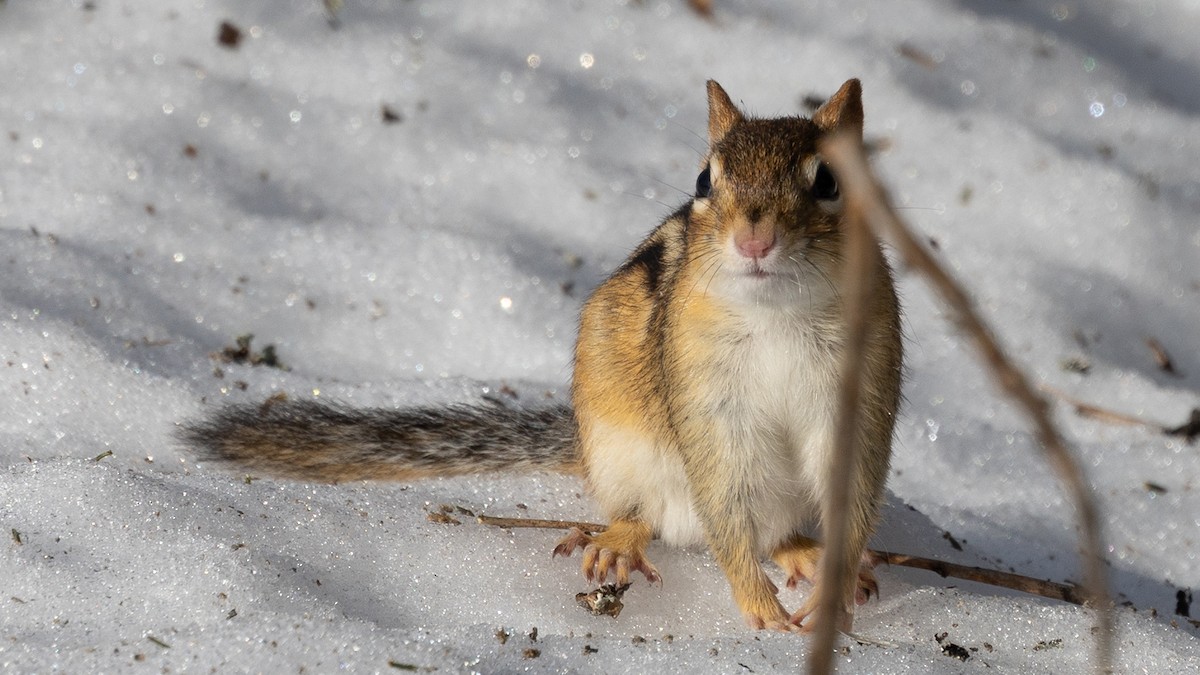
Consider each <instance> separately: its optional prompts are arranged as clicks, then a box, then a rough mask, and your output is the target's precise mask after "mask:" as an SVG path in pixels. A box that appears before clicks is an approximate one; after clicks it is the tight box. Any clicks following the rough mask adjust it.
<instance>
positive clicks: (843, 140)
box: [814, 135, 1113, 673]
mask: <svg viewBox="0 0 1200 675" xmlns="http://www.w3.org/2000/svg"><path fill="white" fill-rule="evenodd" d="M821 152H822V154H823V155H824V157H825V159H826V160H827V161H828V162H829V164H830V165H831V166H832V167H833V169H834V173H836V174H837V176H838V184H839V188H840V189H841V190H842V192H843V194H844V195H845V198H846V200H847V208H848V209H850V208H852V207H851V205H852V204H857V205H858V206H857V207H854V208H859V209H861V212H862V213H863V215H864V216H865V218H864V219H865V221H866V224H867V225H868V226H869V227H870V229H871V231H872V232H873V234H874V235H875V236H876V237H878V238H880V239H884V240H887V241H889V242H890V243H891V244H892V245H893V246H894V247H895V249H896V251H897V253H899V255H900V256H901V258H903V259H904V261H905V262H906V263H907V264H908V265H909V266H910V267H912V268H913V269H916V270H917V271H919V272H920V273H921V274H923V275H924V276H925V277H926V279H927V280H928V281H929V283H930V285H931V286H932V287H933V288H934V290H935V291H936V292H937V293H938V294H939V295H940V296H941V297H942V300H943V301H944V302H946V304H948V305H949V306H950V307H951V309H952V310H954V312H955V313H956V314H957V319H958V326H959V329H960V330H962V331H963V332H964V333H965V334H966V335H968V336H970V338H971V339H972V340H973V341H974V342H975V345H976V347H977V348H978V349H979V350H980V352H981V353H982V356H983V361H984V363H985V364H986V366H987V368H988V370H989V371H990V372H991V373H992V376H993V378H994V379H995V380H996V382H997V384H998V385H999V386H1000V388H1001V389H1002V390H1003V391H1004V392H1005V393H1006V394H1007V395H1008V396H1009V397H1010V398H1011V399H1012V400H1014V401H1015V402H1016V403H1017V404H1018V405H1019V406H1020V407H1021V408H1023V409H1024V410H1025V412H1026V414H1027V415H1028V417H1029V419H1030V421H1031V422H1032V424H1033V427H1034V430H1035V433H1036V435H1037V438H1038V440H1039V441H1040V442H1041V446H1042V448H1043V450H1044V451H1045V455H1046V458H1047V460H1048V461H1049V462H1050V465H1051V466H1052V467H1053V468H1054V469H1055V471H1057V472H1058V474H1059V477H1060V479H1061V480H1062V481H1063V484H1064V486H1065V487H1066V489H1067V491H1068V493H1069V494H1070V495H1071V497H1072V500H1073V501H1074V503H1075V508H1076V510H1077V513H1078V519H1079V524H1080V529H1081V535H1080V536H1081V539H1082V542H1081V547H1082V549H1083V551H1082V556H1083V561H1084V577H1085V584H1084V587H1085V588H1086V589H1087V591H1086V599H1087V600H1088V601H1089V602H1090V603H1091V604H1092V605H1093V606H1094V607H1096V610H1097V613H1098V620H1099V623H1100V625H1099V631H1098V635H1097V641H1096V670H1097V672H1102V673H1103V672H1108V671H1109V670H1110V669H1111V664H1112V648H1113V613H1112V603H1111V601H1110V600H1109V596H1108V574H1107V571H1106V569H1105V567H1104V559H1103V557H1102V552H1103V551H1104V541H1103V537H1102V536H1101V534H1100V518H1099V512H1098V510H1097V508H1096V503H1095V500H1094V499H1093V498H1092V495H1091V493H1090V492H1089V491H1088V489H1087V483H1086V481H1085V480H1084V478H1083V471H1082V469H1081V468H1080V467H1079V464H1078V462H1076V461H1075V458H1074V456H1073V455H1072V453H1071V451H1070V450H1069V449H1068V448H1067V444H1066V442H1065V440H1064V439H1063V437H1062V435H1061V434H1059V432H1058V429H1057V428H1056V427H1055V426H1054V424H1053V423H1052V422H1051V421H1050V417H1049V415H1048V414H1047V406H1046V402H1045V401H1044V400H1042V398H1041V397H1040V396H1038V395H1037V393H1036V392H1035V391H1034V388H1033V387H1032V386H1031V385H1030V384H1029V381H1028V380H1027V379H1026V378H1025V376H1024V375H1023V374H1022V373H1021V371H1020V370H1018V369H1017V368H1016V367H1015V366H1014V365H1013V364H1012V362H1011V361H1009V359H1008V357H1007V356H1005V354H1004V352H1003V351H1002V350H1001V349H1000V347H999V345H998V343H997V342H996V340H995V339H994V338H993V337H992V335H991V332H990V331H989V330H988V329H987V327H986V326H985V325H984V323H983V321H982V319H980V318H979V315H978V314H977V313H976V311H975V309H974V305H973V304H972V302H971V300H970V299H969V298H968V297H967V294H966V293H965V292H964V291H963V290H962V288H961V287H960V286H959V285H958V284H957V283H956V282H955V281H954V280H953V279H952V278H951V277H950V276H949V274H947V273H946V272H945V271H944V270H943V269H942V268H941V266H940V265H938V264H937V262H936V261H935V260H934V259H933V258H932V256H930V255H929V253H928V252H927V251H926V250H925V249H924V247H922V246H921V245H920V244H919V243H918V242H917V239H916V237H914V236H913V234H912V232H911V231H909V229H908V227H907V226H905V225H904V224H903V223H902V222H901V221H900V219H899V217H898V216H897V215H896V213H895V211H894V210H893V209H892V208H891V206H889V205H888V202H887V198H886V197H885V195H884V192H883V189H882V188H881V187H880V186H879V184H878V183H877V182H876V180H875V179H874V178H873V177H872V174H871V173H870V169H869V168H868V166H867V160H866V156H865V154H864V153H863V151H862V147H861V143H860V142H859V141H858V139H856V138H854V137H852V136H847V135H842V136H838V137H834V138H831V139H829V140H828V141H826V142H823V143H822V144H821ZM851 229H853V228H851ZM819 650H820V646H819V645H814V651H815V652H816V653H819ZM825 651H829V650H825ZM826 672H827V671H826Z"/></svg>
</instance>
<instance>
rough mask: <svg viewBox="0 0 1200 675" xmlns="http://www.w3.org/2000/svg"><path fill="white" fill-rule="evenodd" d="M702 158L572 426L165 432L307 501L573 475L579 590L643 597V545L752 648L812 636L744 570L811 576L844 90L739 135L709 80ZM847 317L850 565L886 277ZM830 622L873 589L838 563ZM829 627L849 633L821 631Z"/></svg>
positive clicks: (833, 376)
mask: <svg viewBox="0 0 1200 675" xmlns="http://www.w3.org/2000/svg"><path fill="white" fill-rule="evenodd" d="M708 110H709V113H708V134H709V143H710V148H709V151H708V155H707V157H706V158H705V160H704V166H703V169H702V171H701V172H700V174H699V177H698V178H697V179H696V192H695V196H694V197H693V198H692V199H691V200H689V201H688V203H686V204H684V205H683V206H682V207H680V208H679V210H677V211H676V212H675V213H673V214H672V215H671V216H669V217H668V218H667V219H666V220H665V221H663V223H662V224H661V225H659V226H658V228H657V229H655V230H654V231H653V232H652V233H651V234H650V235H649V236H648V237H647V238H646V239H645V241H643V242H642V244H641V245H640V246H638V247H637V249H636V250H635V251H634V252H633V254H632V255H631V256H630V257H629V259H628V260H626V261H625V263H624V264H623V265H622V266H621V267H620V268H619V269H618V270H617V271H616V272H615V273H613V275H612V276H611V277H609V278H608V280H607V281H605V282H604V283H603V284H601V285H600V286H599V288H597V289H596V291H595V292H594V293H593V294H592V296H591V298H590V299H588V301H587V303H586V304H585V305H584V308H583V315H582V319H581V325H580V329H579V338H578V343H577V346H576V349H575V375H574V380H573V384H572V389H571V396H572V401H573V406H572V407H570V408H568V407H566V406H559V407H552V408H547V409H541V410H520V409H518V410H508V409H503V408H498V407H471V406H451V407H445V408H427V409H409V410H383V409H375V410H356V409H350V408H346V407H343V406H338V405H331V404H327V403H321V402H316V401H286V400H285V401H279V402H268V403H267V404H263V405H261V406H260V405H237V406H229V407H225V408H223V409H221V410H219V411H217V412H216V413H215V414H213V415H212V416H211V417H209V418H208V419H206V420H204V421H201V422H198V423H194V424H191V425H188V426H185V427H184V429H183V432H182V434H181V435H182V437H183V439H184V440H185V441H187V442H188V443H190V444H191V445H193V446H195V447H197V448H198V449H199V450H200V451H201V452H202V454H203V455H204V456H205V457H207V458H212V459H218V460H226V461H233V462H236V463H238V464H241V465H243V466H245V467H246V468H249V469H252V470H257V471H261V472H263V473H265V474H270V475H275V476H281V477H286V478H293V479H300V480H313V481H334V482H336V481H346V480H397V481H409V480H413V479H417V478H422V477H429V476H455V475H462V474H472V473H482V472H491V471H511V470H528V469H542V470H553V471H562V472H568V473H578V474H582V476H583V477H584V480H585V481H586V483H587V486H588V488H589V491H590V493H591V494H592V496H593V497H594V498H595V499H596V501H597V502H599V504H600V506H601V508H602V509H603V510H604V512H605V514H606V515H607V516H608V518H609V519H610V521H611V526H610V527H609V529H608V530H607V531H605V532H602V533H600V534H596V535H594V536H593V535H588V534H585V533H584V532H581V531H578V530H573V531H572V532H570V533H569V534H568V535H567V536H566V537H565V538H564V539H563V540H562V541H561V542H559V544H558V546H557V547H556V548H555V549H554V553H555V555H560V554H561V555H568V556H569V555H570V554H571V553H572V552H573V551H574V550H575V549H576V548H579V547H582V548H583V554H582V557H583V562H582V568H583V573H584V575H585V576H586V577H587V578H588V580H590V581H593V582H603V581H604V580H606V579H607V578H608V577H609V576H613V577H615V578H616V580H617V581H618V582H621V583H625V582H626V581H628V579H629V575H630V573H631V572H633V571H638V572H641V573H642V574H643V575H644V576H645V577H646V578H647V579H649V580H650V581H652V582H653V581H656V580H658V579H659V573H658V570H657V569H655V567H654V565H652V564H651V563H650V561H649V560H648V559H647V558H646V554H645V549H646V545H647V544H648V543H649V542H650V540H651V539H652V538H654V537H661V538H662V539H663V540H665V541H667V542H669V543H673V544H691V543H695V542H701V541H706V542H707V543H708V546H709V547H710V548H711V549H712V552H713V555H714V556H715V558H716V560H717V562H718V563H719V564H720V565H721V568H722V569H723V570H724V571H725V574H726V576H727V577H728V579H729V583H730V586H731V587H732V590H733V596H734V599H735V600H736V602H737V604H738V607H739V608H740V609H741V611H742V614H743V616H744V617H745V619H746V621H747V622H748V623H749V624H750V625H751V626H753V627H755V628H775V629H794V628H796V627H797V626H802V627H803V628H809V627H811V626H813V625H814V623H813V621H812V620H811V619H809V618H808V617H810V615H812V614H813V611H814V609H815V608H816V607H817V606H818V605H819V603H818V600H817V598H816V595H817V593H816V592H813V593H811V594H810V595H809V597H808V599H807V601H806V602H805V603H804V605H803V606H802V607H801V608H800V609H799V610H798V611H796V612H795V613H790V614H789V613H788V611H787V610H785V609H784V607H783V606H782V605H781V604H780V602H779V600H778V599H777V597H776V594H777V588H776V586H775V585H774V584H773V583H772V582H771V580H770V579H769V578H768V577H767V574H766V572H765V571H764V569H763V567H762V565H761V563H760V560H761V559H762V558H763V557H768V556H769V557H770V558H771V559H773V560H774V561H775V562H776V563H777V564H778V565H779V566H780V567H781V568H782V569H783V571H784V572H785V573H786V574H787V584H788V586H789V587H793V586H795V584H796V582H797V581H798V580H801V579H809V580H814V579H815V578H816V575H817V574H818V573H819V569H820V568H819V560H820V557H821V547H820V545H819V544H818V543H817V542H815V541H814V540H812V539H809V538H807V537H805V536H804V535H803V534H802V532H803V531H804V530H805V529H806V528H814V527H816V526H818V525H819V523H820V522H821V521H822V520H823V519H824V518H826V517H827V516H828V514H824V513H822V512H821V509H822V503H823V499H822V498H823V495H824V491H825V486H826V483H827V481H828V465H829V462H830V459H831V456H832V453H833V452H834V448H833V447H832V436H833V427H834V424H835V416H836V398H837V391H838V388H839V386H840V385H839V373H840V361H841V358H842V356H841V354H842V351H841V345H842V343H843V339H844V335H843V331H844V325H845V324H844V319H843V314H842V307H841V302H840V294H839V283H840V275H841V260H842V256H841V250H842V246H843V232H842V224H841V215H840V213H841V207H842V200H841V195H840V193H839V191H838V183H837V178H836V177H835V176H834V175H833V173H832V172H831V171H830V169H829V167H828V166H826V164H825V163H824V162H822V161H821V157H820V156H819V155H818V154H817V140H818V139H819V138H820V137H821V136H822V135H824V134H828V133H832V132H835V131H849V132H851V133H854V134H857V135H859V136H860V137H861V135H862V127H863V108H862V99H861V88H860V86H859V83H858V80H849V81H847V82H846V83H845V84H844V85H842V87H841V88H840V89H839V90H838V91H837V93H836V94H834V95H833V96H832V97H831V98H830V99H829V100H828V101H827V102H825V103H824V104H823V105H821V106H820V107H819V108H818V109H817V110H816V112H815V113H814V114H813V116H812V119H811V120H810V119H804V118H800V117H782V118H777V119H754V118H750V117H747V116H745V115H744V114H743V113H742V112H741V111H739V110H738V108H737V107H736V106H735V105H734V104H733V102H732V101H731V100H730V99H729V96H728V95H727V94H726V93H725V91H724V90H723V89H722V88H721V86H720V85H718V84H717V83H716V82H713V81H709V82H708ZM876 289H877V292H876V294H875V295H874V297H873V298H872V299H871V302H870V306H869V309H868V317H869V318H868V335H867V337H866V344H867V349H866V363H865V375H864V392H863V394H864V395H863V399H862V403H861V405H862V409H861V419H862V420H863V422H862V428H861V430H860V433H861V441H862V447H863V452H862V454H861V457H860V462H859V465H858V466H857V467H856V470H855V475H854V478H853V482H852V485H851V491H850V492H851V513H850V514H849V515H850V521H849V522H850V527H849V533H850V534H849V537H850V542H849V548H850V550H851V551H855V552H862V551H864V550H865V548H866V545H867V539H868V538H869V537H870V535H871V532H872V530H873V528H874V524H875V520H876V518H877V513H878V509H879V505H880V502H881V500H882V497H883V488H884V481H885V479H886V477H887V472H888V463H889V460H890V455H891V441H892V427H893V424H894V421H895V414H896V410H897V407H898V405H899V401H900V381H901V358H902V347H901V334H900V314H899V307H898V303H897V300H896V295H895V290H894V288H893V283H892V275H891V272H890V270H889V269H888V268H887V267H886V266H883V267H881V268H880V269H879V271H878V279H877V280H876ZM851 564H852V565H853V566H854V570H852V571H851V573H850V574H849V575H848V578H849V579H850V580H851V582H852V585H850V586H848V587H847V588H846V589H845V590H844V603H845V607H846V609H847V614H846V616H847V617H850V616H852V612H853V607H854V604H855V603H856V602H857V603H858V604H861V603H862V602H866V600H867V599H868V598H869V597H870V595H871V594H872V593H876V592H877V590H878V588H877V585H876V582H875V578H874V575H873V573H872V571H871V569H870V566H869V565H868V564H866V563H865V562H863V563H860V562H859V560H858V557H855V558H852V562H851ZM840 627H841V628H843V629H849V627H850V626H849V619H847V620H846V621H845V622H844V625H842V626H840Z"/></svg>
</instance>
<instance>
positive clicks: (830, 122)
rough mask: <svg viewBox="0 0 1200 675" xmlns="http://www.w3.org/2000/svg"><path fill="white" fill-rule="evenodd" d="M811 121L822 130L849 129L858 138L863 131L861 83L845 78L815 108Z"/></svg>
mask: <svg viewBox="0 0 1200 675" xmlns="http://www.w3.org/2000/svg"><path fill="white" fill-rule="evenodd" d="M812 121H813V123H814V124H816V125H817V127H818V128H819V129H820V130H821V131H824V132H827V133H828V132H831V131H839V130H844V131H849V132H852V133H854V134H856V135H858V136H859V137H860V138H861V137H862V132H863V105H862V85H861V84H859V82H858V80H846V83H845V84H843V85H842V88H841V89H838V90H837V93H836V94H834V95H833V96H830V97H829V100H828V101H826V102H825V103H824V104H822V105H821V107H820V108H817V111H816V112H815V113H813V116H812Z"/></svg>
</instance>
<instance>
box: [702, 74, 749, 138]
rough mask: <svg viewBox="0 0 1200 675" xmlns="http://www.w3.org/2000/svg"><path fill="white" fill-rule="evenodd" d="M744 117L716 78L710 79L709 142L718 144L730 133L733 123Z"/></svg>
mask: <svg viewBox="0 0 1200 675" xmlns="http://www.w3.org/2000/svg"><path fill="white" fill-rule="evenodd" d="M743 119H745V118H743V117H742V111H740V110H738V109H737V106H736V105H734V104H733V101H731V100H729V94H726V93H725V90H724V89H722V88H721V85H719V84H717V83H716V81H715V80H709V81H708V143H709V145H716V144H717V143H719V142H720V141H721V139H722V138H724V137H725V134H727V133H729V130H730V129H732V128H733V125H735V124H737V123H738V122H741V121H742V120H743Z"/></svg>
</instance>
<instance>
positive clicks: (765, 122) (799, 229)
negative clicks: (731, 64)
mask: <svg viewBox="0 0 1200 675" xmlns="http://www.w3.org/2000/svg"><path fill="white" fill-rule="evenodd" d="M862 129H863V107H862V88H861V86H860V85H859V82H858V80H847V81H846V83H845V84H843V85H842V87H841V88H840V89H838V91H837V93H835V94H834V95H833V96H831V97H830V98H829V100H828V101H826V102H825V103H824V104H823V105H821V106H820V107H819V108H818V109H817V110H816V112H815V113H813V116H812V118H811V119H806V118H802V117H781V118H773V119H755V118H752V117H747V116H746V115H744V114H743V113H742V111H740V110H739V109H738V108H737V106H735V105H734V104H733V102H732V101H731V100H730V99H729V95H728V94H726V93H725V90H724V89H722V88H721V85H719V84H717V83H716V82H714V81H712V80H709V82H708V135H709V152H708V155H707V157H706V158H705V161H704V166H703V168H702V169H701V171H700V175H699V177H698V178H697V179H696V194H695V198H694V200H693V202H692V213H691V219H690V222H691V223H693V224H694V225H695V227H692V228H691V231H690V232H689V239H690V241H691V243H692V244H693V245H694V246H696V247H698V250H699V251H700V252H702V254H703V255H704V257H706V258H707V257H708V255H713V256H718V257H719V260H720V265H719V271H716V272H714V274H721V275H723V276H724V277H725V279H724V281H727V282H728V283H725V284H721V285H720V287H719V288H718V289H717V291H718V292H722V291H724V292H726V293H730V294H733V295H737V296H742V297H747V298H753V299H755V300H756V301H757V300H766V299H769V298H772V297H774V298H777V299H779V300H784V301H787V300H791V299H793V298H794V296H795V295H796V294H800V295H804V294H809V295H810V296H811V297H810V301H813V300H816V301H819V300H821V299H823V298H824V299H829V298H832V297H834V296H835V295H836V291H835V289H834V287H833V284H834V283H836V269H835V265H836V263H837V261H838V260H839V259H840V250H841V239H842V237H841V226H840V225H841V212H842V195H841V192H840V191H839V189H838V181H837V177H836V176H834V174H833V172H832V171H831V170H830V168H829V166H827V165H826V164H825V162H824V161H823V160H822V159H821V156H820V154H819V153H818V152H817V142H818V139H820V138H821V137H822V136H823V135H826V134H833V133H837V132H849V133H853V134H856V135H858V136H859V137H860V138H861V137H862Z"/></svg>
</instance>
